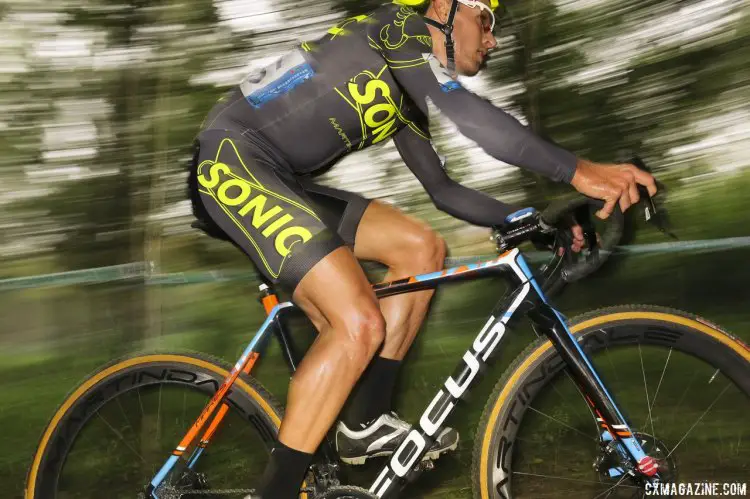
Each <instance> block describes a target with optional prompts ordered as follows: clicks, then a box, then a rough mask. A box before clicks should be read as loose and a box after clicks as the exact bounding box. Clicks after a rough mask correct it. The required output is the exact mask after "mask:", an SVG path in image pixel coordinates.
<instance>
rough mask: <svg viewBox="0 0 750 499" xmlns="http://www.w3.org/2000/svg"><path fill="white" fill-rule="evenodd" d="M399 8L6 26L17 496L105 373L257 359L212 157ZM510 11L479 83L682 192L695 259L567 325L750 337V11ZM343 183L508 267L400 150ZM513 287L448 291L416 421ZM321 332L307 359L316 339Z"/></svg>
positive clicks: (15, 7) (4, 114)
mask: <svg viewBox="0 0 750 499" xmlns="http://www.w3.org/2000/svg"><path fill="white" fill-rule="evenodd" d="M380 3H381V2H378V1H376V0H315V1H311V0H295V1H287V0H273V1H271V0H120V1H113V0H45V1H40V0H5V1H4V2H3V3H2V4H0V33H1V34H0V89H1V90H0V151H1V153H0V175H1V177H0V207H1V211H0V261H1V262H2V265H0V401H1V402H0V428H2V433H3V436H2V438H0V442H1V443H0V484H1V485H2V486H1V487H0V495H2V496H3V497H20V496H21V494H22V491H23V479H24V474H25V471H26V469H27V467H28V465H29V462H30V459H31V455H32V452H33V450H34V448H35V444H36V442H37V439H38V437H39V435H40V433H41V431H42V429H43V427H44V425H45V423H46V421H47V420H48V418H49V417H50V416H51V414H52V412H53V410H54V408H55V407H56V406H57V404H59V403H60V402H61V401H62V400H63V397H64V395H65V394H66V393H67V392H68V391H69V390H70V389H72V388H73V387H74V386H75V384H76V383H77V382H78V381H79V380H80V379H81V378H82V377H83V376H84V375H86V374H87V373H88V372H90V371H91V370H92V369H94V368H96V367H97V366H98V365H100V364H102V363H104V362H106V361H107V360H109V359H112V358H115V357H117V356H120V355H123V354H125V353H128V352H131V351H134V350H137V349H141V348H151V347H166V348H190V349H196V350H201V351H204V352H208V353H212V354H215V355H219V356H221V357H223V358H225V359H228V360H234V358H236V356H237V355H238V354H239V352H240V351H241V349H242V347H243V346H244V344H245V342H246V341H247V340H248V339H249V337H250V335H251V334H252V331H253V330H254V329H256V328H257V327H258V325H259V324H260V323H261V321H262V315H263V312H262V307H261V306H260V305H259V304H258V303H257V301H256V294H257V292H256V290H257V284H258V282H257V279H256V278H255V276H254V273H253V269H252V267H251V266H250V264H249V262H248V261H247V259H246V258H245V257H243V256H242V255H241V254H239V253H238V252H237V251H236V250H235V249H234V248H233V247H231V245H228V244H226V243H222V242H220V241H216V240H212V239H210V238H208V237H206V236H204V235H202V234H201V233H199V232H197V231H196V230H194V229H191V228H190V222H191V221H192V217H191V214H190V210H189V204H188V201H187V200H186V195H185V189H184V185H185V178H186V169H185V163H186V161H187V160H188V158H189V146H190V144H191V140H192V138H193V137H194V135H195V134H196V132H197V129H198V127H199V125H200V123H201V121H202V120H203V117H204V115H205V113H206V112H207V111H208V110H209V109H210V107H211V106H212V105H213V104H214V102H215V101H216V100H217V99H218V98H219V96H220V95H221V93H222V91H223V90H224V89H226V88H227V87H228V86H230V85H233V84H235V83H237V82H238V81H239V79H240V78H241V77H242V76H243V75H244V74H246V73H247V72H248V71H250V69H251V68H256V67H259V66H262V65H263V64H267V63H269V62H271V61H273V60H274V58H276V57H278V56H279V55H280V54H282V53H283V52H284V51H285V50H287V49H289V48H290V47H292V46H293V45H294V44H296V43H299V42H301V41H304V40H312V39H314V38H316V37H318V36H320V35H321V34H323V33H325V31H326V30H327V29H329V28H330V27H331V26H332V25H334V24H335V23H336V22H338V21H339V20H341V19H342V18H345V17H346V16H347V15H351V14H360V13H362V12H366V11H367V10H369V9H371V8H374V7H376V6H378V5H379V4H380ZM506 6H507V8H506V9H505V10H504V12H502V13H501V14H500V15H499V19H498V22H499V30H498V40H499V48H498V50H497V51H496V52H495V53H494V54H493V56H492V60H491V61H490V64H489V68H488V71H486V72H485V73H484V74H483V75H481V76H478V77H476V78H472V79H467V80H464V83H465V85H466V86H468V87H469V88H471V89H473V90H474V91H476V92H477V93H479V94H481V95H484V96H486V97H487V98H490V99H491V100H492V101H493V102H494V103H495V104H496V105H498V106H501V107H503V108H504V109H506V110H507V111H509V112H511V113H512V114H514V115H515V116H517V117H518V118H519V119H521V120H522V121H523V122H524V123H527V124H528V125H529V126H530V127H531V128H533V129H534V130H535V131H537V132H538V133H540V134H542V135H544V136H546V137H548V138H550V139H553V140H555V141H556V142H558V143H559V144H561V145H563V146H565V147H567V148H569V149H570V150H572V151H574V152H576V153H577V154H578V155H580V156H583V157H586V158H589V159H592V160H597V161H615V160H620V159H625V158H627V157H628V155H629V154H631V153H632V152H638V154H640V155H641V156H642V157H643V158H644V159H645V160H646V162H647V163H648V164H649V165H651V166H652V168H653V169H654V172H655V174H656V176H657V177H658V179H659V180H661V181H662V182H663V183H664V184H665V185H666V187H667V195H666V198H665V203H666V207H667V208H668V209H669V211H670V214H671V220H672V226H673V230H674V232H675V233H676V234H677V235H678V236H679V237H680V239H681V240H682V243H683V244H672V243H671V241H670V240H669V239H668V238H666V237H665V236H664V235H662V234H661V233H659V232H658V231H656V230H655V229H654V228H652V227H650V226H647V225H645V224H642V223H641V224H639V230H638V231H637V233H636V234H635V236H634V237H633V238H631V240H630V241H628V244H630V245H631V246H628V247H626V248H624V250H627V249H628V248H630V251H623V252H621V253H620V254H618V256H616V257H615V258H613V261H612V262H611V264H609V265H608V266H607V268H605V269H604V270H602V271H601V272H600V273H599V274H597V275H596V276H594V277H591V278H590V279H588V280H586V281H585V282H581V283H577V284H575V285H572V286H570V287H569V289H568V290H567V293H566V294H565V295H564V296H562V297H561V298H560V299H559V300H558V301H557V303H558V304H559V305H560V307H561V309H562V310H563V311H564V312H565V313H566V314H569V315H571V316H572V315H575V314H576V313H579V312H581V311H583V310H589V309H593V308H596V307H601V306H607V305H614V304H621V303H633V302H634V303H641V302H647V303H654V304H660V305H666V306H671V307H677V308H680V309H685V310H689V311H691V312H694V313H698V314H701V315H703V316H705V317H707V318H708V319H710V320H712V321H715V322H717V323H719V324H722V325H723V326H725V327H726V328H727V329H729V330H730V331H734V332H735V333H737V334H738V335H740V336H741V337H743V338H744V339H745V340H748V339H750V333H748V332H747V326H748V325H750V319H749V318H748V314H747V303H749V302H750V300H749V299H750V292H749V291H748V285H747V283H748V281H749V280H750V270H749V267H748V265H747V263H746V261H747V259H748V257H750V251H748V244H750V243H749V242H748V237H747V236H750V229H749V228H748V224H749V223H750V216H748V210H749V209H750V202H748V200H747V199H748V195H747V192H748V191H750V170H748V168H747V167H748V166H750V155H749V154H748V153H749V152H750V146H749V144H750V141H749V140H750V2H747V1H746V0H694V1H687V0H682V1H681V0H632V1H629V2H621V1H619V0H523V1H516V0H511V1H509V2H508V3H507V4H506ZM432 127H433V134H434V136H435V138H436V144H437V146H438V148H439V149H440V151H441V153H442V154H444V155H446V156H447V157H448V163H447V168H448V170H449V172H450V174H451V176H452V177H453V178H455V179H457V180H459V181H461V182H462V183H464V184H466V185H468V186H471V187H474V188H478V189H481V190H483V191H485V192H487V193H489V194H492V195H494V196H496V197H498V198H501V199H503V200H506V201H508V202H512V203H515V204H517V205H519V206H529V205H533V206H536V207H538V208H543V207H544V206H545V204H546V202H547V201H548V200H550V199H552V198H553V197H555V196H559V195H561V194H563V193H569V192H570V188H568V187H564V186H558V185H553V184H551V183H550V182H548V181H546V180H545V179H542V178H539V177H537V176H535V175H532V174H529V173H526V172H523V171H520V170H518V169H516V168H514V167H511V166H509V165H504V164H502V163H499V162H497V161H495V160H493V159H492V158H490V157H489V156H487V155H486V154H484V153H483V152H482V151H481V150H480V149H478V148H477V147H476V146H475V145H474V144H473V143H472V142H471V141H469V140H466V139H464V138H462V137H460V136H458V135H457V134H456V133H455V129H454V128H453V127H452V125H451V124H450V123H449V122H447V121H445V120H444V119H443V118H442V117H440V116H439V113H435V116H434V117H433V123H432ZM325 182H326V183H331V184H334V185H336V186H338V187H340V188H345V189H350V190H353V191H357V192H361V193H364V194H365V195H367V196H370V197H374V198H379V199H381V200H384V201H386V202H389V203H394V204H396V205H397V206H399V207H401V208H402V209H404V210H405V211H406V212H408V213H410V214H412V215H414V216H417V217H419V218H421V219H423V220H426V221H428V222H429V223H430V224H431V225H432V226H433V227H435V228H436V229H437V230H439V231H440V233H441V234H442V235H443V236H444V237H445V238H446V239H447V241H448V243H449V246H450V248H451V254H452V256H453V257H469V256H476V255H488V254H492V253H493V251H494V248H493V247H492V246H491V245H490V243H489V242H488V241H487V239H488V238H487V236H488V232H487V230H486V229H481V228H477V227H472V226H469V225H467V224H465V223H463V222H460V221H458V220H455V219H452V218H450V217H448V216H447V215H445V214H443V213H441V212H439V211H437V210H436V209H435V208H434V207H433V206H432V205H431V203H430V201H429V199H428V198H427V196H426V194H425V193H424V192H423V191H422V189H421V188H420V186H419V184H418V182H417V181H416V180H415V179H414V178H413V176H412V175H411V174H410V172H409V171H408V170H407V169H406V168H405V167H404V166H403V164H402V162H401V160H400V158H399V156H398V154H397V152H396V150H395V148H394V147H393V146H392V144H390V143H388V144H385V145H383V146H382V147H374V148H371V149H370V150H368V151H366V152H362V153H359V154H356V155H352V156H350V157H349V158H347V159H346V160H344V161H343V162H342V163H341V164H340V165H339V166H338V167H337V168H335V169H334V170H333V171H331V172H329V173H327V174H326V176H325ZM729 238H732V239H729ZM696 241H702V243H701V244H698V243H696ZM656 243H663V244H661V245H657V246H652V245H653V244H656ZM102 268H103V269H102ZM91 269H99V270H96V271H95V270H91ZM379 272H380V270H379V269H377V268H374V269H371V274H372V277H373V280H375V279H377V278H378V275H379ZM30 276H41V277H37V278H34V279H29V277H30ZM503 289H504V288H503V285H502V284H500V283H497V282H494V281H484V282H481V283H470V284H461V285H456V286H453V287H450V288H447V289H445V290H441V292H440V293H439V294H438V296H437V297H436V300H435V305H434V307H433V313H432V315H431V317H430V319H429V321H428V323H427V324H426V326H425V328H424V331H423V334H422V335H421V337H420V339H419V340H418V342H417V344H416V346H415V348H414V351H413V352H412V353H411V354H410V357H409V360H410V363H409V365H408V367H407V369H406V372H405V373H404V375H403V377H402V383H401V389H400V396H399V410H400V411H401V412H402V413H403V415H404V416H406V417H411V418H414V417H415V416H417V414H418V413H419V412H421V411H420V409H421V408H423V407H424V406H425V405H426V403H427V402H428V401H429V400H430V399H431V398H432V395H433V394H434V391H435V390H436V389H437V387H438V385H439V383H440V382H441V381H442V380H443V379H444V378H445V376H446V375H447V374H448V373H449V372H450V370H452V368H453V365H454V364H455V363H456V362H457V361H458V359H459V357H460V354H461V352H463V349H464V348H465V346H466V344H467V343H468V342H469V341H470V338H473V335H474V334H475V332H476V331H477V330H478V328H479V327H480V326H481V324H483V322H484V320H485V318H486V315H487V313H489V311H490V310H491V308H492V306H493V305H494V303H495V301H496V299H497V298H498V297H499V296H500V294H501V293H502V291H503ZM495 290H497V291H495ZM300 325H301V327H302V329H301V330H300V333H299V334H300V337H301V339H300V341H301V342H303V343H304V342H305V341H309V339H310V338H312V332H311V329H310V327H309V326H306V325H305V324H304V323H301V324H300ZM523 326H524V327H521V328H519V329H518V330H517V331H515V332H514V333H515V334H513V335H511V336H512V338H511V339H510V340H509V341H508V342H507V343H506V344H505V345H504V346H503V353H502V355H501V356H500V358H499V360H498V362H496V364H495V366H494V367H493V368H492V370H491V372H490V373H488V376H487V380H486V381H485V382H484V383H483V385H481V386H480V387H479V389H478V390H477V392H476V395H475V396H474V397H472V398H471V399H470V400H469V401H468V403H467V404H466V406H467V408H466V409H465V412H463V413H462V417H461V419H466V421H465V422H462V423H460V424H459V429H460V430H461V431H462V433H463V434H464V435H465V437H466V442H467V443H466V445H463V446H462V447H461V449H460V450H459V452H458V454H457V456H456V457H455V459H458V460H459V461H461V463H462V464H464V465H465V464H467V463H468V462H469V460H470V455H471V445H470V443H469V440H470V439H471V435H472V432H473V431H474V430H475V429H476V423H477V421H476V419H477V415H478V413H479V412H480V411H481V410H482V407H483V400H484V398H485V396H486V395H487V393H488V391H489V389H490V388H491V386H492V384H493V383H494V380H495V379H496V378H497V377H498V376H499V375H500V373H502V371H503V370H504V368H505V367H506V366H507V364H508V361H509V360H510V359H511V358H512V357H513V356H514V355H515V354H516V353H518V352H519V350H520V349H521V348H522V347H523V346H524V345H525V344H526V343H527V342H528V341H529V340H530V338H531V334H530V333H528V332H527V329H528V328H526V327H525V325H523ZM277 355H278V352H276V350H275V348H274V347H271V349H270V351H269V357H268V358H267V359H266V361H265V362H262V363H261V365H260V368H259V370H258V377H259V378H260V380H261V381H262V382H263V383H265V384H266V385H267V386H268V387H269V388H270V389H271V390H272V391H273V392H274V393H275V394H276V395H277V396H278V397H279V399H280V400H284V399H285V396H284V394H285V391H286V386H285V385H286V382H287V381H288V379H287V377H286V376H285V375H283V373H284V366H283V365H281V364H279V363H278V362H276V361H275V360H274V358H276V357H275V356H277ZM452 468H454V469H453V470H450V471H448V470H443V471H442V473H437V472H436V473H435V474H433V475H430V476H429V477H427V479H426V484H425V485H423V486H422V488H421V489H419V491H418V492H415V494H416V495H415V497H417V496H419V497H470V492H469V487H470V482H469V474H468V473H461V470H460V467H458V466H453V467H452Z"/></svg>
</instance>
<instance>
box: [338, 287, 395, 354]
mask: <svg viewBox="0 0 750 499" xmlns="http://www.w3.org/2000/svg"><path fill="white" fill-rule="evenodd" d="M341 322H342V324H341V325H342V326H343V328H342V329H343V331H342V332H343V333H344V335H345V338H346V344H347V347H346V348H347V349H348V352H349V355H350V356H352V357H357V359H356V360H357V361H365V365H366V361H369V359H370V358H372V356H373V355H375V352H376V351H377V350H378V348H380V345H382V343H383V341H384V340H385V319H384V318H383V314H382V313H381V312H380V308H378V305H377V303H376V302H375V300H373V299H371V300H361V301H360V303H358V304H357V305H355V306H353V307H351V308H350V312H349V313H348V314H344V315H343V317H342V320H341ZM360 357H361V358H360Z"/></svg>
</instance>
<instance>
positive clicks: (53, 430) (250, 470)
mask: <svg viewBox="0 0 750 499" xmlns="http://www.w3.org/2000/svg"><path fill="white" fill-rule="evenodd" d="M230 369H231V367H229V366H227V365H226V364H225V363H224V362H222V361H219V360H217V359H214V358H211V357H208V356H205V355H200V354H192V353H191V354H176V353H164V354H162V353H159V354H151V355H142V356H138V357H131V358H126V359H123V360H119V361H117V362H114V363H112V364H111V365H109V366H107V367H105V368H103V369H101V370H100V371H98V372H97V373H95V374H94V375H92V376H91V377H89V378H88V379H87V380H85V381H84V382H83V383H82V384H81V385H80V386H79V387H78V388H77V389H75V390H74V391H73V393H71V394H70V395H69V396H68V398H67V399H66V400H65V402H64V403H63V404H62V405H61V406H60V408H59V409H58V410H57V412H56V414H55V415H54V416H53V417H52V420H51V421H50V423H49V425H48V426H47V428H46V429H45V431H44V433H43V435H42V438H41V440H40V443H39V447H38V449H37V451H36V454H35V456H34V460H33V462H32V465H31V468H30V470H29V473H28V477H27V485H26V498H27V499H32V498H40V499H42V498H43V499H68V498H70V499H73V498H91V497H103V496H104V495H106V497H118V498H133V499H135V498H137V497H139V494H141V493H142V492H143V491H144V490H145V487H146V485H147V484H148V482H149V481H150V480H151V478H153V476H154V475H155V474H156V472H157V471H158V469H159V468H160V467H161V465H162V464H164V462H165V460H166V459H167V457H169V455H170V454H171V452H172V450H174V447H175V446H176V444H177V443H178V442H179V441H180V440H181V438H182V437H183V436H184V433H185V432H186V431H187V429H188V428H189V427H190V425H191V424H192V423H193V421H194V420H195V419H196V417H197V416H198V414H200V412H201V410H202V409H203V407H204V406H205V405H206V403H207V402H208V400H209V399H210V397H211V396H212V395H213V394H214V393H215V392H216V390H217V388H218V387H219V386H220V384H221V383H222V381H223V380H224V379H225V378H226V377H227V376H228V374H229V371H230ZM226 401H227V403H228V405H229V407H230V410H229V411H228V412H227V415H226V417H225V418H224V420H223V422H222V425H221V426H220V428H219V430H218V432H217V433H216V435H215V436H214V438H213V439H212V441H211V444H210V445H209V447H208V448H207V449H206V451H205V452H204V453H203V454H202V455H201V457H200V459H199V461H198V462H197V465H196V467H195V470H194V472H191V473H188V474H186V475H185V476H183V479H182V481H181V483H180V484H179V486H180V487H181V488H182V490H195V489H206V488H211V489H218V488H221V489H227V488H235V489H237V488H250V487H252V486H253V485H256V484H257V483H258V481H259V479H260V475H261V474H262V473H263V470H264V468H265V465H266V462H267V459H268V454H269V452H270V449H271V446H272V445H273V443H274V442H275V439H276V434H277V433H278V428H279V425H280V422H281V416H282V409H281V408H280V406H279V405H278V404H277V403H276V401H275V400H274V399H273V397H272V396H271V395H270V394H269V393H268V392H267V391H266V390H265V389H264V388H263V387H262V386H261V385H260V383H258V382H257V381H256V380H254V379H253V378H252V377H250V376H245V375H241V376H240V377H239V378H238V379H237V381H236V382H235V384H234V386H233V387H232V389H231V390H230V393H229V395H228V397H227V399H226ZM303 496H304V494H303ZM187 497H189V496H187Z"/></svg>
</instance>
